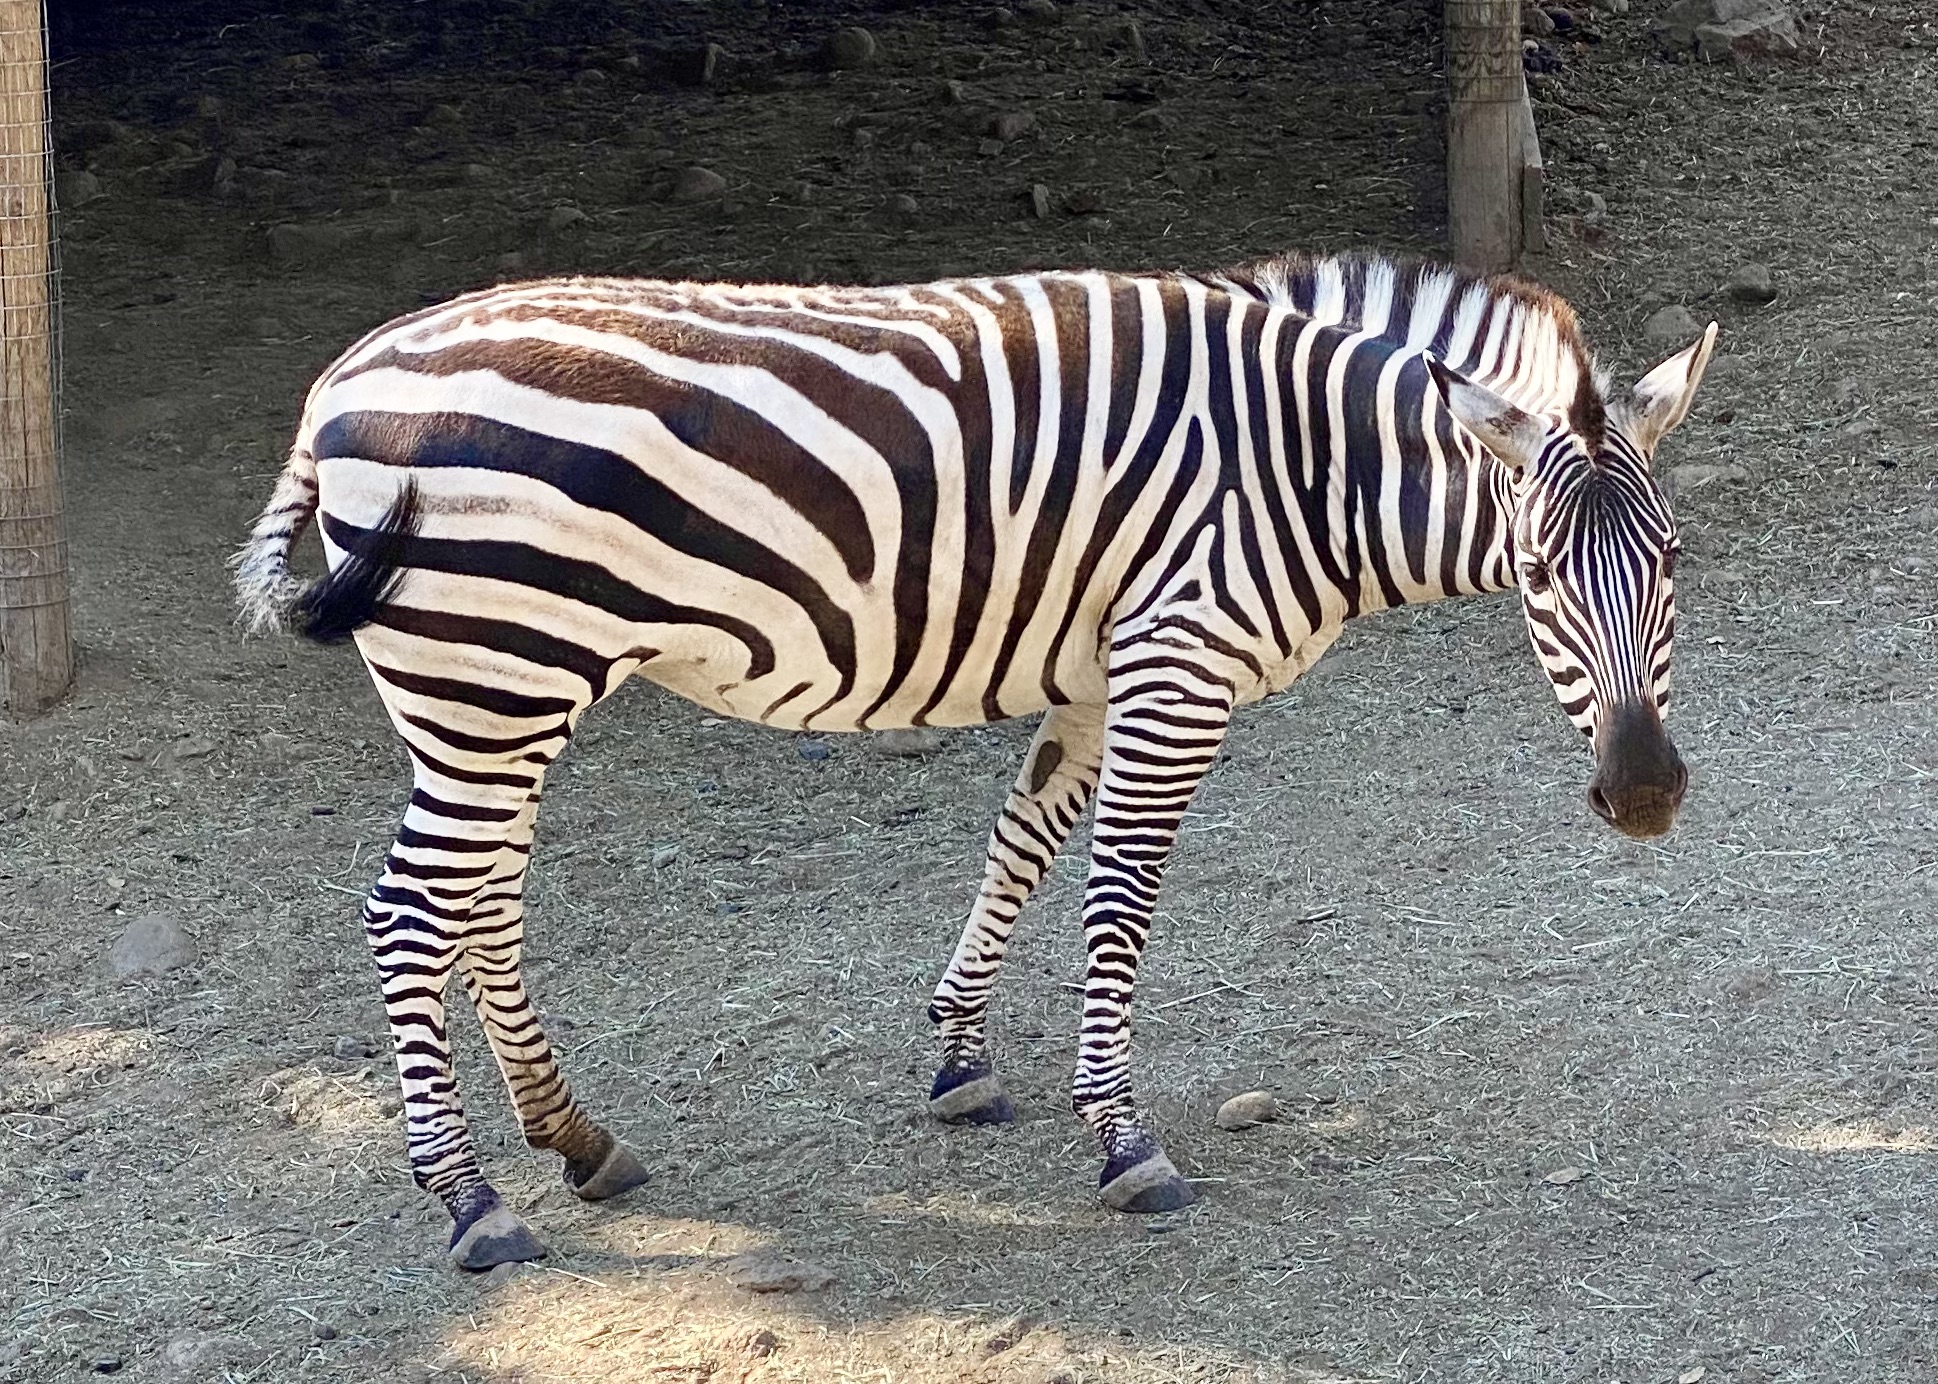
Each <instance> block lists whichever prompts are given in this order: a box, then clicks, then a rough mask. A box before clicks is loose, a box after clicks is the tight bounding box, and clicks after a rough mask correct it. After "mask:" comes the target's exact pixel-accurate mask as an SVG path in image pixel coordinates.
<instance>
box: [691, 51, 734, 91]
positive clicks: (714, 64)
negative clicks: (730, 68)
mask: <svg viewBox="0 0 1938 1384" xmlns="http://www.w3.org/2000/svg"><path fill="white" fill-rule="evenodd" d="M726 59H727V50H726V49H724V48H722V47H721V46H720V45H719V44H717V43H709V44H708V45H707V46H706V47H704V48H702V49H701V50H700V58H699V61H698V62H697V63H696V64H695V72H694V75H695V76H696V77H698V78H699V82H700V85H701V86H712V85H713V84H714V83H715V82H716V81H718V80H719V79H720V64H721V63H723V62H725V61H726Z"/></svg>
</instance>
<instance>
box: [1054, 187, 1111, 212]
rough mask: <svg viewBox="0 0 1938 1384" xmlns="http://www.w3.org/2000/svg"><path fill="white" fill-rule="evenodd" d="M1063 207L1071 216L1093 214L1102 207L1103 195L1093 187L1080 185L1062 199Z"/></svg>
mask: <svg viewBox="0 0 1938 1384" xmlns="http://www.w3.org/2000/svg"><path fill="white" fill-rule="evenodd" d="M1063 209H1064V210H1065V211H1067V212H1069V213H1070V215H1072V216H1095V215H1097V214H1098V213H1099V212H1101V211H1102V210H1103V209H1104V197H1103V194H1102V193H1101V192H1098V191H1097V190H1096V189H1095V188H1090V187H1080V188H1077V189H1076V190H1075V191H1073V192H1072V193H1071V194H1070V195H1069V196H1068V197H1065V198H1064V199H1063Z"/></svg>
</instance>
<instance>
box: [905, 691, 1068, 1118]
mask: <svg viewBox="0 0 1938 1384" xmlns="http://www.w3.org/2000/svg"><path fill="white" fill-rule="evenodd" d="M1103 743H1104V721H1103V710H1102V708H1100V707H1079V706H1059V707H1052V708H1051V709H1050V711H1048V712H1047V713H1046V714H1045V715H1044V717H1043V721H1042V724H1040V725H1039V726H1038V727H1037V730H1036V738H1035V740H1033V741H1032V742H1031V743H1030V751H1029V754H1028V755H1027V756H1025V758H1024V760H1023V767H1022V769H1021V771H1020V772H1019V773H1018V774H1017V776H1016V783H1015V785H1014V786H1013V787H1012V788H1011V789H1010V790H1009V799H1008V801H1007V802H1005V803H1004V804H1003V810H1002V812H1001V813H1000V814H999V815H998V816H997V818H996V824H995V826H994V827H992V828H991V829H990V833H989V856H988V862H987V864H986V865H985V866H984V869H983V880H982V888H981V889H980V890H979V891H978V893H977V895H976V904H975V907H974V908H973V909H972V910H971V911H970V914H969V921H968V922H967V924H965V925H964V927H963V930H962V938H961V940H960V941H958V942H957V943H956V949H955V955H953V956H952V957H950V958H949V966H948V969H947V970H946V971H944V972H943V974H942V979H941V981H940V982H938V983H937V985H936V987H935V998H934V999H933V1000H932V1001H931V1002H930V1004H929V1019H930V1021H931V1022H933V1023H934V1024H935V1026H936V1028H937V1030H938V1031H939V1032H940V1034H941V1036H942V1065H941V1068H940V1069H939V1070H938V1071H937V1072H936V1074H935V1083H934V1085H933V1086H932V1087H931V1088H930V1090H929V1110H930V1112H931V1113H932V1114H933V1115H934V1116H935V1117H936V1118H937V1119H938V1120H941V1121H943V1122H944V1123H946V1124H1006V1123H1008V1122H1009V1121H1011V1120H1013V1119H1015V1118H1016V1111H1015V1107H1013V1106H1012V1105H1011V1104H1010V1100H1009V1095H1008V1093H1007V1092H1005V1091H1004V1090H1003V1085H1002V1081H1001V1079H1000V1078H998V1077H997V1075H996V1072H995V1068H994V1067H993V1066H992V1065H991V1063H990V1061H989V1055H988V1050H987V1046H986V1036H985V1032H984V1029H985V1025H986V1022H987V1020H988V1016H989V996H990V993H991V992H992V991H993V990H994V989H995V985H996V977H997V975H998V974H999V973H1000V971H1001V970H1002V964H1003V952H1004V950H1005V948H1007V947H1008V945H1009V937H1010V933H1011V932H1012V931H1013V930H1014V929H1015V927H1016V916H1017V914H1018V913H1019V912H1021V911H1022V908H1023V905H1024V904H1025V903H1026V902H1028V900H1029V897H1030V894H1031V892H1032V891H1034V890H1035V888H1036V886H1037V884H1038V883H1039V882H1040V881H1041V880H1042V878H1043V876H1044V874H1045V873H1047V872H1048V870H1049V868H1050V863H1051V862H1052V861H1053V860H1055V859H1056V853H1057V851H1058V850H1059V849H1060V848H1061V847H1062V845H1063V843H1064V841H1065V840H1066V839H1067V838H1068V837H1069V835H1070V830H1071V828H1072V827H1073V826H1075V825H1076V822H1077V819H1078V818H1079V817H1081V816H1082V815H1083V810H1084V807H1085V806H1086V805H1087V804H1088V803H1089V801H1090V795H1091V793H1092V792H1093V791H1094V790H1095V789H1096V786H1097V765H1098V761H1099V759H1100V758H1101V756H1102V754H1103Z"/></svg>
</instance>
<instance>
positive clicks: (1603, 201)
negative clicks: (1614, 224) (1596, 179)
mask: <svg viewBox="0 0 1938 1384" xmlns="http://www.w3.org/2000/svg"><path fill="white" fill-rule="evenodd" d="M1581 219H1582V220H1583V221H1586V222H1587V223H1588V224H1589V225H1591V226H1599V225H1601V224H1602V222H1604V221H1606V220H1608V199H1607V198H1606V197H1604V196H1602V195H1601V193H1599V192H1584V193H1582V194H1581Z"/></svg>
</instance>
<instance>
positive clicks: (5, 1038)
mask: <svg viewBox="0 0 1938 1384" xmlns="http://www.w3.org/2000/svg"><path fill="white" fill-rule="evenodd" d="M154 1044H155V1036H154V1034H152V1033H150V1032H149V1031H148V1030H147V1029H145V1028H107V1027H95V1026H87V1027H77V1028H67V1029H62V1030H61V1031H60V1032H58V1033H49V1034H46V1035H44V1036H42V1037H40V1038H35V1037H33V1036H32V1035H31V1034H30V1033H28V1032H27V1030H25V1029H21V1028H16V1027H14V1026H12V1025H8V1026H7V1027H6V1029H5V1030H4V1031H0V1049H12V1048H20V1049H22V1050H21V1051H20V1052H18V1053H17V1054H16V1055H15V1056H13V1057H12V1058H10V1059H8V1060H7V1061H5V1062H0V1104H3V1105H5V1106H7V1107H8V1108H10V1109H31V1108H32V1107H34V1106H36V1105H39V1104H42V1103H53V1104H59V1103H60V1102H61V1101H63V1100H65V1099H67V1098H68V1097H70V1096H73V1095H75V1094H78V1093H79V1092H80V1091H82V1090H84V1089H86V1088H87V1087H88V1086H90V1085H96V1084H99V1083H100V1082H103V1081H105V1080H107V1079H108V1078H109V1077H110V1076H111V1075H112V1074H114V1073H117V1072H123V1071H127V1070H129V1069H131V1068H134V1067H138V1066H140V1065H141V1064H142V1063H143V1062H144V1061H145V1060H146V1059H147V1055H148V1052H149V1050H150V1049H151V1048H153V1047H154Z"/></svg>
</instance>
